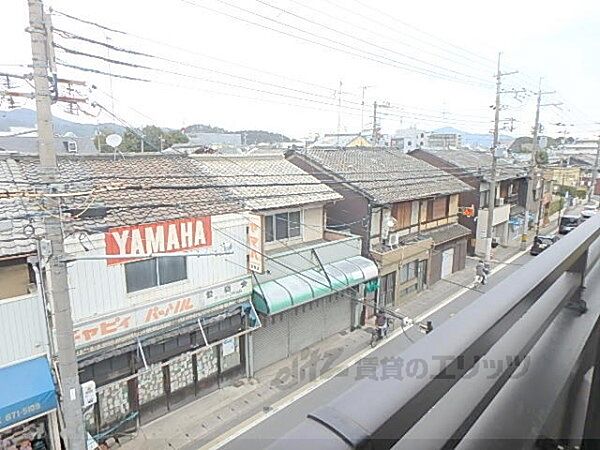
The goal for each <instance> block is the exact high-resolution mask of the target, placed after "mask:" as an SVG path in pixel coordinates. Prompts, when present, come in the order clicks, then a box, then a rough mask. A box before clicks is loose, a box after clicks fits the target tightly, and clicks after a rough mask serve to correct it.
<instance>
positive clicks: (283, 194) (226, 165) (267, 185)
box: [193, 154, 342, 210]
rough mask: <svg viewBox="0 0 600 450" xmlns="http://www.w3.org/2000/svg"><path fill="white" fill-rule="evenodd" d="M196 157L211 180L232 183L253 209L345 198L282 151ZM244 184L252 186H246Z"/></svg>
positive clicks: (233, 189) (236, 191)
mask: <svg viewBox="0 0 600 450" xmlns="http://www.w3.org/2000/svg"><path fill="white" fill-rule="evenodd" d="M193 159H194V161H195V162H196V163H197V164H198V166H199V168H200V170H202V171H204V172H205V173H206V174H207V176H209V177H210V178H209V179H210V180H211V181H212V182H215V183H218V184H225V185H231V189H232V191H233V192H234V193H235V194H236V196H238V197H239V198H240V200H241V201H243V202H244V204H245V205H246V207H247V208H249V209H252V210H265V209H275V208H283V207H288V206H297V205H306V204H309V203H316V202H329V201H333V200H338V199H341V198H342V196H341V195H339V194H338V193H336V192H335V191H334V190H333V189H331V188H330V187H328V186H326V185H325V184H323V183H321V182H320V181H319V180H317V179H316V178H315V177H313V176H312V175H309V174H307V173H306V172H304V171H303V170H302V169H300V168H299V167H297V166H295V165H294V164H292V163H291V162H289V161H287V160H286V159H285V158H284V157H283V155H281V154H280V155H249V156H219V155H202V156H197V157H194V158H193ZM294 183H298V184H297V185H294ZM245 184H246V185H248V184H250V185H253V186H246V187H245V186H244V185H245ZM256 185H259V186H256Z"/></svg>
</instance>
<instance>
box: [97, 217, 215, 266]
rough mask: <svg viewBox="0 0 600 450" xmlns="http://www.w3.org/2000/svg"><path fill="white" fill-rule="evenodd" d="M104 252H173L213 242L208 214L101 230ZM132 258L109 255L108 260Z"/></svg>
mask: <svg viewBox="0 0 600 450" xmlns="http://www.w3.org/2000/svg"><path fill="white" fill-rule="evenodd" d="M104 241H105V244H106V254H107V255H128V256H135V255H144V254H149V253H172V252H181V251H186V250H191V249H194V248H200V247H209V246H210V245H212V229H211V220H210V217H195V218H188V219H177V220H168V221H165V222H156V223H147V224H142V225H133V226H125V227H118V228H110V229H109V230H108V232H106V233H105V234H104ZM135 260H136V259H135V258H122V259H120V258H117V259H108V260H107V262H106V263H107V264H108V265H112V264H120V263H123V262H130V261H135Z"/></svg>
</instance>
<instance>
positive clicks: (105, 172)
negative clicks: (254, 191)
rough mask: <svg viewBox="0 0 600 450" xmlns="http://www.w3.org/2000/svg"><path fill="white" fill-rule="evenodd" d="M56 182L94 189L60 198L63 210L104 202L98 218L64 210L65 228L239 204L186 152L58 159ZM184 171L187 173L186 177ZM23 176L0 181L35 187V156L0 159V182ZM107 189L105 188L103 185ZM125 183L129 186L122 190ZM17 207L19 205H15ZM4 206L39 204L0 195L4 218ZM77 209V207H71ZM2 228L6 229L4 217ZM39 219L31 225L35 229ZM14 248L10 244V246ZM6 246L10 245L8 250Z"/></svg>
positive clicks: (30, 210)
mask: <svg viewBox="0 0 600 450" xmlns="http://www.w3.org/2000/svg"><path fill="white" fill-rule="evenodd" d="M58 173H59V174H58V178H59V181H61V182H62V183H64V186H65V191H68V192H84V193H86V192H89V191H92V190H94V189H96V191H97V192H96V193H92V194H91V195H88V194H85V195H81V196H77V197H67V198H65V199H64V200H63V210H65V211H67V212H68V211H70V210H71V212H73V211H72V210H73V209H75V210H76V212H80V211H81V210H84V209H86V208H87V207H88V206H91V208H90V209H88V210H87V211H88V213H89V212H91V211H93V209H94V205H98V206H103V207H107V213H106V214H105V215H100V216H99V217H86V218H81V219H78V218H76V217H73V214H68V213H67V214H65V228H66V229H67V231H74V230H79V229H86V230H88V231H98V232H101V231H104V230H106V229H107V228H109V227H115V226H122V225H135V224H140V223H148V222H156V221H161V220H170V219H177V218H184V217H193V216H208V215H218V214H226V213H231V212H239V211H242V210H243V209H244V208H243V205H242V204H241V202H240V201H239V200H238V199H237V198H236V196H235V195H234V194H233V192H232V191H231V190H229V189H227V188H224V187H215V186H211V184H213V182H212V181H210V180H207V179H205V178H204V177H203V176H202V174H201V172H200V171H199V170H198V168H197V164H196V163H195V162H194V161H192V160H191V159H190V158H188V157H179V156H160V155H144V156H131V157H118V158H117V159H114V158H113V156H94V157H61V158H59V170H58ZM188 175H190V176H188ZM11 180H16V181H18V180H24V181H26V182H27V183H29V185H27V184H17V185H15V184H14V183H10V182H9V183H3V184H0V186H3V187H5V186H6V187H7V188H8V187H10V189H9V190H14V189H16V188H20V189H24V188H27V187H29V188H32V187H38V189H39V186H40V185H39V184H37V183H39V182H40V181H41V176H40V166H39V163H38V160H37V158H34V157H14V158H5V159H1V160H0V181H11ZM107 187H108V188H111V190H109V191H106V190H103V188H107ZM124 187H128V188H131V189H123V188H124ZM17 207H20V209H17ZM7 210H14V211H15V214H18V215H19V216H22V215H23V213H27V214H29V215H34V216H35V215H40V213H41V212H42V211H41V205H40V201H39V200H38V199H37V198H35V199H34V198H31V199H29V200H28V201H27V203H24V201H23V200H15V199H11V200H6V199H4V200H0V211H1V214H0V217H2V218H3V219H5V218H6V217H9V216H8V215H7V213H6V212H7ZM77 210H78V211H77ZM2 223H4V228H9V227H8V226H7V225H6V223H7V220H2V221H0V224H2ZM0 227H1V225H0ZM19 227H22V225H21V222H17V221H13V225H12V226H11V227H10V230H8V229H7V230H6V231H4V233H6V234H8V235H9V236H10V235H17V234H18V232H19ZM40 227H41V224H39V223H38V224H36V230H37V229H39V228H40ZM13 247H14V245H13ZM10 251H12V250H10Z"/></svg>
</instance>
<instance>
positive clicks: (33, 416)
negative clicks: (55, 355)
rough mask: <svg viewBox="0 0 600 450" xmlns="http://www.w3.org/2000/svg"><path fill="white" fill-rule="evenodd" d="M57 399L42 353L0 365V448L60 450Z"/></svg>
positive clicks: (48, 368) (46, 361)
mask: <svg viewBox="0 0 600 450" xmlns="http://www.w3.org/2000/svg"><path fill="white" fill-rule="evenodd" d="M57 408H58V402H57V397H56V390H55V386H54V381H53V379H52V374H51V372H50V366H49V364H48V360H47V359H46V357H45V356H42V357H38V358H35V359H31V360H29V361H25V362H21V363H18V364H14V365H12V366H8V367H4V368H0V448H1V449H18V448H28V449H36V450H46V449H47V450H60V441H59V437H58V436H59V435H58V421H57V417H56V414H57Z"/></svg>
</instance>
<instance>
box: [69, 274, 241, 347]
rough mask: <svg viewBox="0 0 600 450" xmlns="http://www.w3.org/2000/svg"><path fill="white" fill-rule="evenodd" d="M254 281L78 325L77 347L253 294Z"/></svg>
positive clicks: (228, 284) (148, 305) (220, 286)
mask: <svg viewBox="0 0 600 450" xmlns="http://www.w3.org/2000/svg"><path fill="white" fill-rule="evenodd" d="M251 292H252V284H251V283H250V281H249V280H247V279H243V280H239V281H235V282H230V283H225V284H222V285H219V286H213V287H210V288H206V289H203V290H201V291H199V292H195V293H193V294H191V295H188V296H186V297H181V298H176V299H169V300H161V301H158V302H154V303H150V304H146V305H140V306H138V307H136V308H132V309H131V310H129V311H126V312H121V313H117V314H111V315H108V316H105V317H103V318H100V319H96V320H93V321H88V322H85V323H82V324H77V325H75V330H74V339H75V346H76V347H83V346H85V345H88V344H92V343H95V342H98V341H101V340H104V339H109V338H112V337H115V336H119V335H122V334H126V333H131V332H132V331H134V330H136V329H140V328H145V327H148V326H151V325H155V324H157V323H160V322H163V321H167V320H169V319H174V318H177V317H180V316H184V315H186V314H190V313H193V312H196V311H201V310H203V309H206V308H209V307H211V306H214V305H216V304H218V303H221V302H224V301H227V300H228V299H235V298H238V297H242V296H244V295H248V296H249V295H250V294H251Z"/></svg>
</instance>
